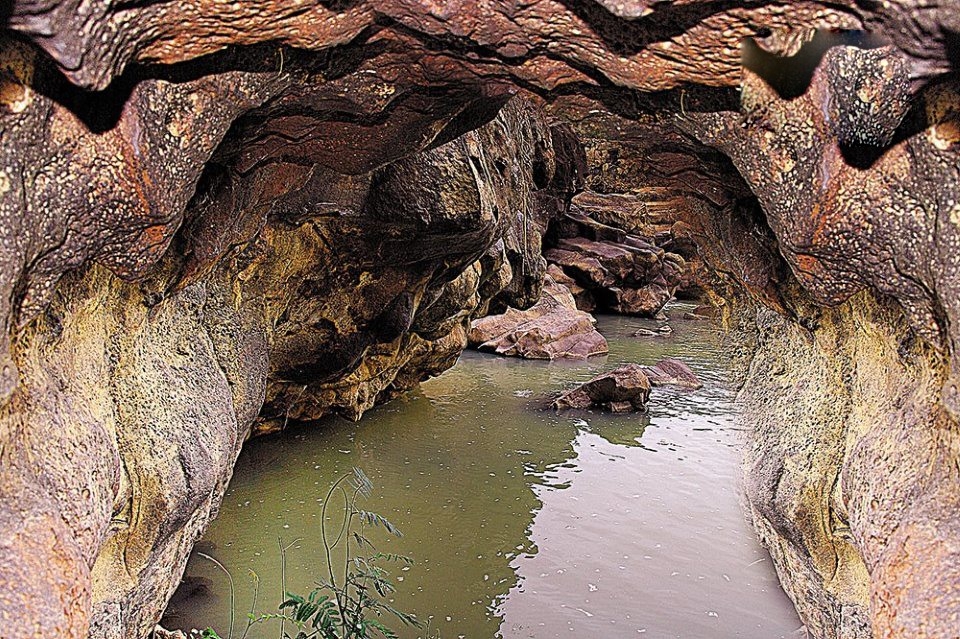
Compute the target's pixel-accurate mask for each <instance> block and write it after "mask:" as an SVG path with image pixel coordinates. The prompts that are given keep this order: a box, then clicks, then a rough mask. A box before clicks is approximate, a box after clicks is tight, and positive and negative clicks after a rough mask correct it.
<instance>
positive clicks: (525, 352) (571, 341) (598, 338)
mask: <svg viewBox="0 0 960 639" xmlns="http://www.w3.org/2000/svg"><path fill="white" fill-rule="evenodd" d="M468 339H469V344H470V346H471V347H473V348H476V349H477V350H481V351H492V352H494V353H497V354H498V355H507V356H512V357H524V358H527V359H548V360H553V359H586V358H587V357H592V356H594V355H603V354H605V353H607V340H606V339H604V337H603V336H602V335H601V334H600V333H599V332H597V329H596V328H595V327H594V320H593V318H592V317H591V316H590V315H589V314H587V313H585V312H583V311H580V310H577V305H576V302H575V301H574V299H573V296H572V295H571V294H570V291H569V290H567V289H566V287H564V286H563V285H561V284H557V283H556V282H555V281H554V280H553V279H552V278H551V277H550V276H549V275H548V276H547V278H546V280H545V282H544V286H543V295H542V297H541V298H540V301H539V302H537V303H536V304H535V305H534V306H532V307H531V308H529V309H527V310H525V311H520V310H517V309H514V308H510V309H507V311H506V312H505V313H503V314H500V315H488V316H486V317H482V318H480V319H476V320H474V321H473V322H472V323H471V326H470V333H469V335H468Z"/></svg>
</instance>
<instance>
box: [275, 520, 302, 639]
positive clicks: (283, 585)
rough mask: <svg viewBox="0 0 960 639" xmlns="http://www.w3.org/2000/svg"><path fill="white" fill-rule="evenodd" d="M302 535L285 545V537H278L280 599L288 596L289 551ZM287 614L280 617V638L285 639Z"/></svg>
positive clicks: (282, 599)
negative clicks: (284, 631)
mask: <svg viewBox="0 0 960 639" xmlns="http://www.w3.org/2000/svg"><path fill="white" fill-rule="evenodd" d="M301 539H302V537H297V538H296V539H294V540H293V541H291V542H290V543H289V544H287V545H286V546H284V545H283V539H281V538H280V537H277V546H279V547H280V601H284V600H285V599H286V598H287V551H288V550H290V549H291V548H293V545H294V544H296V543H297V542H298V541H300V540H301ZM286 620H287V616H286V615H283V616H282V617H280V639H283V630H284V622H285V621H286Z"/></svg>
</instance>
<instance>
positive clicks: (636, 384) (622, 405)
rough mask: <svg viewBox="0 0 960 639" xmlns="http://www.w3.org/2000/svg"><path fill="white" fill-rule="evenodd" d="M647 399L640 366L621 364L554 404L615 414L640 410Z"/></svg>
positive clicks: (648, 391)
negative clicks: (598, 409)
mask: <svg viewBox="0 0 960 639" xmlns="http://www.w3.org/2000/svg"><path fill="white" fill-rule="evenodd" d="M649 399H650V380H649V379H647V375H646V373H645V372H644V370H643V367H642V366H640V365H639V364H624V365H623V366H619V367H617V368H615V369H613V370H612V371H608V372H606V373H601V374H600V375H597V376H596V377H594V378H593V379H591V380H590V381H588V382H584V383H583V384H580V385H579V386H577V387H576V388H574V389H573V390H569V391H566V392H565V393H563V394H562V395H560V397H558V398H557V399H556V401H554V402H553V407H554V408H556V409H557V410H565V409H569V408H580V409H584V408H593V407H596V408H602V409H603V410H607V411H611V412H614V413H626V412H629V411H642V410H646V408H647V401H648V400H649Z"/></svg>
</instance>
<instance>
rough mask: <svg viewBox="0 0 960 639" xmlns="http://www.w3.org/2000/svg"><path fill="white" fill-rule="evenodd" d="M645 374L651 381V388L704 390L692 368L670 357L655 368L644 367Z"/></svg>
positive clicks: (655, 365)
mask: <svg viewBox="0 0 960 639" xmlns="http://www.w3.org/2000/svg"><path fill="white" fill-rule="evenodd" d="M643 372H644V373H645V374H646V376H647V379H649V380H650V385H651V386H680V387H682V388H689V389H691V390H696V389H698V388H703V384H702V383H701V382H700V379H699V378H698V377H697V375H696V373H694V372H693V371H692V370H690V367H689V366H687V365H686V364H684V363H683V362H681V361H680V360H678V359H673V358H672V357H668V358H666V359H662V360H660V361H659V362H657V363H656V364H654V365H653V366H644V367H643Z"/></svg>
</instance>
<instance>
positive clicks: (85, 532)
mask: <svg viewBox="0 0 960 639" xmlns="http://www.w3.org/2000/svg"><path fill="white" fill-rule="evenodd" d="M0 22H2V25H3V26H5V27H6V28H5V30H4V32H3V33H2V34H0V140H2V144H0V329H2V330H0V360H2V361H0V403H2V409H0V410H2V414H0V444H2V447H0V462H2V465H0V473H2V475H3V477H2V483H0V521H2V530H3V533H4V534H3V535H2V537H0V612H2V613H3V615H4V618H5V619H8V618H11V617H12V618H13V619H14V620H15V621H13V622H12V623H9V624H6V625H5V628H4V633H5V635H6V634H9V635H10V636H16V637H19V636H23V637H30V636H38V635H56V636H65V637H83V636H86V635H88V633H89V635H90V636H94V637H112V636H145V635H146V634H147V633H149V631H150V630H151V628H152V625H153V624H154V623H155V621H156V619H157V618H158V616H159V613H160V611H161V610H162V608H163V605H164V602H165V599H166V597H167V596H168V595H169V593H170V591H171V590H172V588H173V587H174V586H175V584H176V581H177V577H178V575H179V572H180V570H182V565H183V562H184V560H185V557H186V554H187V553H188V552H189V549H190V547H191V546H192V543H193V541H194V540H195V539H196V537H197V535H198V534H199V533H200V532H201V531H202V529H203V527H204V525H205V523H206V522H207V521H208V520H209V518H210V517H212V516H213V515H215V512H216V506H217V502H218V500H219V498H220V496H221V495H222V492H223V489H224V487H225V484H226V482H227V481H228V480H229V476H230V468H231V467H232V464H233V462H234V460H235V458H236V455H237V452H238V450H239V447H240V445H241V444H242V441H243V440H244V439H245V438H246V437H247V436H248V434H249V433H250V432H269V431H271V430H276V429H278V428H283V426H284V425H285V424H286V423H288V422H289V421H290V420H311V419H314V418H316V417H318V416H320V415H323V414H325V413H329V412H338V413H340V414H343V415H345V416H347V417H351V418H356V417H358V416H359V415H360V414H361V413H362V412H363V411H364V410H365V409H367V408H369V407H370V406H371V405H373V403H375V402H377V401H383V400H386V399H389V398H390V397H391V396H393V395H394V394H395V393H398V392H402V391H403V390H404V389H407V388H410V387H412V386H413V385H414V384H416V383H417V382H418V381H419V380H420V379H421V378H423V377H424V376H427V375H430V374H435V373H437V372H439V371H441V370H443V369H444V368H445V367H447V366H449V365H451V364H452V362H453V360H454V359H455V357H456V354H457V353H458V352H459V351H460V349H462V347H463V342H464V327H465V326H466V322H468V321H469V319H470V318H471V317H473V316H476V315H478V314H482V313H484V312H486V311H487V310H489V309H498V308H502V307H503V305H505V304H507V303H510V304H514V305H517V306H525V305H529V304H531V303H532V302H533V301H535V299H536V297H537V295H538V292H539V286H540V278H541V276H542V273H543V269H544V263H543V260H542V258H541V257H540V255H539V249H540V246H539V241H540V234H541V233H542V231H543V229H544V228H545V227H546V224H547V223H548V221H549V218H550V216H551V215H555V214H557V213H558V212H560V211H562V210H563V208H564V207H565V206H566V203H567V201H568V200H569V198H570V196H571V195H572V194H573V192H574V191H576V190H577V189H578V188H579V186H580V184H581V182H582V180H584V179H585V180H586V181H587V182H588V184H589V185H590V186H591V187H593V188H594V189H596V190H603V191H608V192H617V193H629V194H630V195H631V197H632V198H633V202H634V203H637V204H638V206H637V207H636V209H635V210H637V211H640V212H641V213H642V214H643V215H644V216H646V215H649V214H651V212H653V213H654V214H656V213H664V212H665V211H666V212H667V214H668V215H674V214H675V215H677V216H678V218H679V221H681V222H683V223H684V224H685V225H687V227H688V229H689V233H690V236H691V237H692V238H695V239H696V244H697V246H698V247H700V249H701V256H700V257H701V258H702V259H703V261H704V263H706V264H707V265H708V266H709V267H710V270H711V272H712V273H714V274H715V275H716V276H717V277H716V280H715V282H714V286H715V291H716V292H717V294H718V299H720V298H723V299H727V300H730V301H731V302H732V301H736V302H737V304H739V305H740V307H739V308H734V309H733V310H732V311H730V312H735V313H738V314H739V316H740V317H748V318H749V319H748V323H749V324H750V325H752V326H755V327H759V329H760V331H759V338H758V342H757V344H758V346H757V348H758V349H759V350H758V351H757V353H756V355H755V357H754V362H753V366H752V368H751V370H750V373H749V375H748V377H747V381H746V383H745V386H744V391H743V397H744V400H745V402H746V404H747V406H748V408H749V409H750V410H749V412H748V422H749V424H750V425H751V427H752V428H753V429H754V433H755V439H754V443H753V446H752V449H751V455H750V457H749V459H748V474H747V485H748V496H749V499H750V503H751V509H752V510H753V514H754V519H755V524H756V527H757V529H758V531H759V532H760V534H761V536H762V538H763V539H764V540H765V542H766V543H767V544H768V546H769V547H771V550H772V553H773V555H774V558H775V562H776V564H777V567H778V570H779V571H780V573H781V577H782V579H783V581H784V583H785V585H786V587H787V590H788V592H789V593H790V594H791V596H792V597H793V598H794V600H795V602H796V603H797V606H798V609H799V610H800V612H801V614H802V616H803V617H804V619H805V621H806V622H807V623H808V625H809V627H810V628H811V630H812V631H813V632H814V633H815V634H816V635H817V636H823V637H832V636H843V637H848V636H850V637H861V636H862V637H869V636H876V637H924V636H930V637H934V636H938V637H939V636H952V635H951V632H953V629H954V627H955V620H954V619H953V616H952V615H955V605H956V601H957V600H958V599H960V597H957V596H955V592H954V590H955V588H956V586H955V584H956V583H957V581H956V580H955V579H954V578H953V575H954V574H955V571H956V569H957V566H960V559H958V558H960V554H958V552H957V549H956V548H955V545H956V539H957V535H956V531H955V527H956V525H955V519H956V518H955V517H953V516H951V513H952V512H955V511H956V509H955V508H954V507H953V505H954V504H955V494H954V490H955V489H954V488H952V487H953V486H956V485H957V484H956V481H955V478H954V476H953V473H955V468H956V466H957V456H958V453H957V451H956V448H955V446H954V443H953V438H954V434H955V432H956V429H957V417H958V411H960V409H958V407H957V402H958V399H957V397H958V391H957V379H958V377H960V373H958V371H960V368H958V366H960V364H958V363H957V361H958V360H957V356H956V350H957V346H958V333H957V328H956V327H957V326H958V324H960V321H958V317H957V314H958V308H957V303H958V302H957V300H958V295H957V284H958V282H957V277H958V275H957V273H958V264H957V261H956V260H957V257H956V256H957V255H958V252H957V248H958V246H957V241H958V240H957V228H956V227H957V220H956V219H955V218H956V217H957V207H958V206H960V205H958V204H957V202H958V201H960V186H958V183H960V179H958V171H957V166H958V159H957V153H958V141H960V135H958V133H957V132H958V131H960V125H958V107H957V98H956V96H957V89H956V84H955V73H956V64H957V36H956V34H957V33H960V7H958V5H957V3H956V2H952V1H947V2H927V3H914V2H907V1H906V0H895V1H891V2H884V3H867V2H854V1H852V0H851V1H842V2H832V3H821V2H813V1H803V2H790V3H775V2H756V3H748V4H743V3H733V2H713V1H706V0H702V1H701V0H692V1H690V2H649V1H647V0H636V1H632V2H623V1H619V0H597V1H583V2H578V1H575V0H543V1H541V2H536V3H526V4H525V3H505V2H495V1H493V0H481V1H479V2H447V3H434V2H427V1H420V0H395V1H393V2H386V1H382V2H376V1H372V0H368V1H365V0H350V1H347V2H320V3H314V2H306V1H304V2H300V1H294V2H260V3H243V2H238V3H219V2H217V3H215V2H208V1H207V0H190V1H187V2H178V3H167V2H156V3H154V2H151V3H137V4H133V5H131V4H129V3H115V2H111V1H109V0H66V1H62V2H57V1H56V0H14V1H13V2H7V3H3V4H0ZM817 28H845V29H857V30H859V29H867V30H870V31H873V32H874V33H876V34H877V35H878V36H879V37H881V38H883V39H884V40H883V42H884V44H885V46H880V47H873V48H867V49H865V48H862V47H859V48H858V47H837V48H833V49H830V50H828V51H825V55H824V62H823V63H822V64H820V65H819V67H818V68H816V70H812V71H811V77H810V86H809V88H806V89H805V90H804V92H803V93H802V94H801V95H797V96H783V95H780V94H778V93H777V92H776V90H775V88H774V87H772V86H771V85H770V84H769V78H767V79H762V78H760V77H759V76H758V75H757V74H756V73H754V72H752V71H745V70H744V69H743V67H742V64H741V62H742V60H741V47H740V43H741V39H743V38H753V39H754V40H755V41H756V43H757V46H758V47H759V50H760V51H763V52H767V53H769V54H779V55H792V54H796V53H797V52H798V50H799V49H800V48H801V46H802V45H803V44H804V42H805V41H806V40H807V39H809V36H810V34H811V33H812V30H813V29H817ZM761 57H762V56H761ZM949 74H954V75H953V76H952V77H953V78H954V79H951V77H949ZM741 80H742V84H743V86H742V92H738V88H739V87H740V85H741ZM850 86H853V87H855V90H848V87H850ZM518 93H522V94H523V95H524V97H525V98H527V99H529V100H530V101H532V104H534V105H535V106H533V107H531V106H529V105H524V104H523V103H521V102H520V101H510V99H511V98H512V97H513V96H515V95H517V94H518ZM741 102H742V105H743V106H742V108H741V107H740V105H741ZM505 105H507V106H505ZM544 113H548V114H549V116H547V115H544ZM498 114H499V115H498ZM556 120H566V121H568V122H570V123H571V125H572V129H571V128H569V127H567V126H565V125H559V124H557V122H556ZM574 131H575V134H574ZM577 135H578V136H579V137H581V138H582V139H583V140H584V141H585V143H586V157H589V159H590V163H591V165H592V167H593V168H592V171H591V172H590V173H587V172H586V171H585V170H584V164H585V162H584V155H582V154H581V152H580V151H578V149H579V146H578V143H577V141H576V140H575V137H576V136H577ZM424 185H429V186H430V187H431V188H424ZM730 306H734V305H733V304H731V305H730ZM755 308H760V309H761V310H760V311H759V312H757V313H755V312H754V310H753V309H755ZM763 309H769V310H763ZM771 312H772V313H775V314H771ZM894 344H897V346H896V347H894ZM781 370H783V371H786V372H779V371H781ZM812 380H816V382H817V383H812ZM891 380H893V381H891ZM908 389H909V390H911V391H912V393H907V390H908ZM838 398H839V399H838ZM799 406H805V407H808V408H809V410H807V411H802V412H800V411H798V410H797V407H799ZM784 415H790V416H793V417H795V419H794V420H792V422H791V425H790V427H789V428H785V427H784V426H783V424H784V419H783V416H784ZM900 460H905V461H902V462H901V461H900ZM918 460H922V461H923V462H925V463H923V464H921V463H920V461H918ZM918 468H919V469H920V470H917V469H918ZM812 469H816V470H812ZM910 469H912V470H910ZM914 471H915V472H914ZM951 482H952V483H951ZM905 504H906V505H905ZM170 567H172V568H173V569H172V570H171V569H170Z"/></svg>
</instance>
